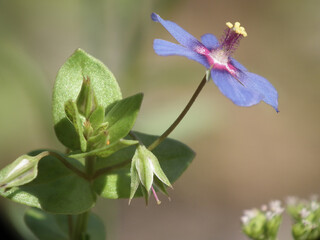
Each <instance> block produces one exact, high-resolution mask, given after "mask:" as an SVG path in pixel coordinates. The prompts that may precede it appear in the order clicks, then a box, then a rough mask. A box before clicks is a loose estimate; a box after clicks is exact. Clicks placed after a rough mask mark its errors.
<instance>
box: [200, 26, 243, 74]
mask: <svg viewBox="0 0 320 240" xmlns="http://www.w3.org/2000/svg"><path fill="white" fill-rule="evenodd" d="M226 25H227V26H228V28H227V29H226V30H225V32H224V35H223V37H222V38H221V40H220V45H219V47H217V48H216V49H212V50H211V51H210V50H209V49H207V48H206V47H204V46H196V47H195V49H194V50H195V51H196V52H197V53H199V54H201V55H204V56H205V57H206V58H207V61H208V63H209V65H210V66H212V68H214V69H219V70H225V71H228V72H229V73H230V74H231V75H233V76H235V77H237V69H236V68H235V67H234V66H233V65H232V64H231V63H230V57H231V55H232V53H233V52H234V51H235V49H236V48H237V46H238V45H239V42H240V40H241V39H242V37H246V36H247V33H246V31H245V29H244V27H241V26H240V23H239V22H236V23H235V24H234V25H233V24H232V23H230V22H227V23H226Z"/></svg>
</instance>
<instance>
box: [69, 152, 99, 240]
mask: <svg viewBox="0 0 320 240" xmlns="http://www.w3.org/2000/svg"><path fill="white" fill-rule="evenodd" d="M95 163H96V157H95V156H88V157H86V158H85V168H86V174H87V176H88V177H89V180H90V182H91V183H92V181H93V176H94V168H95ZM89 215H90V210H88V211H86V212H84V213H82V214H79V215H78V216H77V221H76V227H75V230H74V234H73V240H80V239H85V236H86V232H87V225H88V218H89Z"/></svg>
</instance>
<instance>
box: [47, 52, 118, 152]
mask: <svg viewBox="0 0 320 240" xmlns="http://www.w3.org/2000/svg"><path fill="white" fill-rule="evenodd" d="M84 78H89V79H90V84H91V85H92V89H93V91H94V94H95V96H96V100H97V104H98V105H101V106H102V107H103V108H106V107H108V105H110V104H111V103H113V102H114V101H116V100H119V99H121V92H120V88H119V86H118V83H117V82H116V80H115V78H114V76H113V74H112V73H111V71H110V70H109V69H108V68H107V67H106V66H105V65H103V63H101V62H100V61H99V60H97V59H95V58H94V57H92V56H90V55H89V54H87V53H86V52H84V51H83V50H81V49H78V50H76V51H75V52H74V54H73V55H72V56H71V57H70V58H69V59H68V60H67V61H66V62H65V64H64V65H63V66H62V67H61V68H60V70H59V72H58V75H57V78H56V82H55V85H54V89H53V100H52V114H53V122H54V129H55V132H56V135H57V137H58V139H59V140H60V142H61V143H62V144H64V145H65V146H66V147H68V148H71V149H73V150H76V149H80V141H79V137H78V134H77V132H76V131H75V129H74V128H73V126H72V124H71V123H70V122H69V120H68V119H67V116H66V113H65V111H64V104H65V103H66V102H67V101H68V100H72V101H76V99H77V97H78V95H79V93H80V90H81V86H82V83H83V79H84Z"/></svg>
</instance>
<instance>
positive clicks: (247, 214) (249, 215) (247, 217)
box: [241, 209, 259, 225]
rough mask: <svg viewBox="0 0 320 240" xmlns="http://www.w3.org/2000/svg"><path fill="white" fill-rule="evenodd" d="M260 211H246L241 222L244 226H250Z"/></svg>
mask: <svg viewBox="0 0 320 240" xmlns="http://www.w3.org/2000/svg"><path fill="white" fill-rule="evenodd" d="M258 213H259V211H258V210H257V209H250V210H244V211H243V216H242V217H241V221H242V223H243V224H244V225H246V224H248V223H249V222H250V221H251V219H252V218H255V217H256V216H257V215H258Z"/></svg>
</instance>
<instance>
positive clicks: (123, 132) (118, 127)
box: [105, 93, 143, 143]
mask: <svg viewBox="0 0 320 240" xmlns="http://www.w3.org/2000/svg"><path fill="white" fill-rule="evenodd" d="M142 98H143V94H142V93H138V94H136V95H133V96H131V97H127V98H124V99H122V100H119V101H118V102H116V103H114V104H113V105H112V107H111V109H109V110H108V111H107V112H106V116H105V122H108V123H109V126H108V128H107V130H108V132H109V136H110V143H114V142H116V141H118V140H119V139H121V138H124V137H125V136H127V134H128V133H129V132H130V130H131V129H132V127H133V125H134V122H135V120H136V117H137V114H138V112H139V109H140V106H141V102H142Z"/></svg>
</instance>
